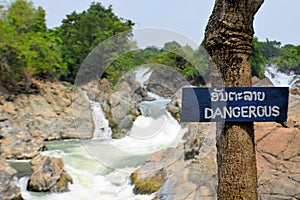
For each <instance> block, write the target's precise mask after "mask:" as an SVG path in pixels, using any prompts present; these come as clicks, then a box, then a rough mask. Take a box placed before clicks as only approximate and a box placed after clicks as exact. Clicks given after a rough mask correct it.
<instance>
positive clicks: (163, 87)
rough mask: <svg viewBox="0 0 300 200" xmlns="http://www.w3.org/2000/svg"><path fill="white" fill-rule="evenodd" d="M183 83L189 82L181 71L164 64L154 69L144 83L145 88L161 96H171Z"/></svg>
mask: <svg viewBox="0 0 300 200" xmlns="http://www.w3.org/2000/svg"><path fill="white" fill-rule="evenodd" d="M185 85H190V84H189V82H188V81H187V80H186V79H185V78H184V77H183V76H182V74H181V73H179V72H178V71H175V70H173V69H171V68H167V67H164V66H162V67H161V68H159V70H154V71H153V72H152V74H151V76H150V79H149V80H148V82H147V83H146V87H147V90H149V91H151V92H153V93H155V94H158V95H159V96H163V97H172V96H173V95H174V94H175V93H176V92H177V91H178V89H180V88H182V87H183V86H185Z"/></svg>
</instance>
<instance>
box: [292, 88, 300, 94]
mask: <svg viewBox="0 0 300 200" xmlns="http://www.w3.org/2000/svg"><path fill="white" fill-rule="evenodd" d="M290 93H291V94H293V95H298V96H299V95H300V88H299V87H292V88H291V89H290Z"/></svg>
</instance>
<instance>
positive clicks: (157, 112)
mask: <svg viewBox="0 0 300 200" xmlns="http://www.w3.org/2000/svg"><path fill="white" fill-rule="evenodd" d="M135 73H136V80H138V81H139V82H140V83H141V84H142V85H143V84H144V83H145V82H146V81H147V80H148V79H149V77H150V75H151V73H152V71H151V70H150V69H147V68H140V69H138V70H137V71H135ZM85 95H86V98H87V99H88V97H87V94H86V93H85ZM150 95H151V96H152V97H155V98H156V100H155V101H152V102H141V103H140V107H141V109H142V110H143V116H139V117H138V118H137V119H136V120H135V122H134V124H133V127H132V129H131V130H130V131H129V132H128V134H127V135H126V136H125V137H124V138H121V139H111V137H110V135H111V131H110V129H109V126H108V121H107V120H106V119H105V115H104V114H103V111H102V108H101V105H100V104H99V103H97V102H94V101H91V100H89V99H88V100H89V102H90V104H91V108H92V110H93V118H94V122H95V131H94V140H77V141H76V140H73V141H56V142H48V143H47V147H48V148H49V150H48V151H46V152H44V154H47V155H49V156H53V157H60V158H63V160H64V162H65V169H66V171H67V172H68V173H69V174H70V175H71V176H72V178H73V182H74V183H73V184H71V185H70V191H69V192H66V193H34V192H29V191H27V190H26V186H27V182H28V177H23V178H21V179H20V180H19V184H20V187H21V190H22V195H23V197H24V198H25V199H30V200H39V199H45V200H68V199H72V200H73V199H74V200H77V199H80V200H85V199H86V200H90V199H103V200H150V199H153V197H154V195H135V194H134V193H133V187H134V186H132V185H131V184H130V178H129V177H130V175H131V173H132V172H133V171H134V170H136V169H137V168H138V166H140V165H142V164H143V163H144V162H145V161H146V160H147V159H148V158H149V156H150V155H151V154H152V153H153V152H155V151H157V150H161V149H165V148H167V147H170V146H176V145H177V144H178V142H180V141H181V140H182V136H183V134H184V133H185V132H186V131H187V130H186V129H182V128H181V126H180V125H179V123H178V122H177V121H176V120H175V119H174V118H173V117H172V116H171V114H170V113H169V112H167V111H166V105H167V103H168V102H170V99H165V98H162V97H160V96H157V95H155V94H152V93H150ZM103 127H105V128H107V129H103ZM98 130H100V131H98ZM99 135H100V136H99Z"/></svg>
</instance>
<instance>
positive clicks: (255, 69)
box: [251, 37, 267, 78]
mask: <svg viewBox="0 0 300 200" xmlns="http://www.w3.org/2000/svg"><path fill="white" fill-rule="evenodd" d="M262 46H263V44H262V43H261V42H259V41H258V38H256V37H254V38H253V41H252V58H251V65H252V75H253V76H257V77H258V78H263V77H264V73H265V68H264V66H265V64H266V62H267V60H266V58H265V57H264V55H263V53H262Z"/></svg>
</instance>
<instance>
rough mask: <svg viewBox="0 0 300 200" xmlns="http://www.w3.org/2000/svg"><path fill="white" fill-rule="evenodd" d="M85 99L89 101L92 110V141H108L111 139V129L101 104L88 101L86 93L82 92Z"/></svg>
mask: <svg viewBox="0 0 300 200" xmlns="http://www.w3.org/2000/svg"><path fill="white" fill-rule="evenodd" d="M82 92H83V94H84V96H85V98H86V99H87V100H88V101H89V103H90V106H91V109H92V117H93V122H94V133H93V139H94V140H97V139H108V138H111V134H112V131H111V128H110V127H109V121H108V120H107V119H106V117H105V114H104V112H103V110H102V107H101V104H100V103H99V102H95V101H92V100H90V99H89V97H88V95H87V92H86V91H82Z"/></svg>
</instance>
